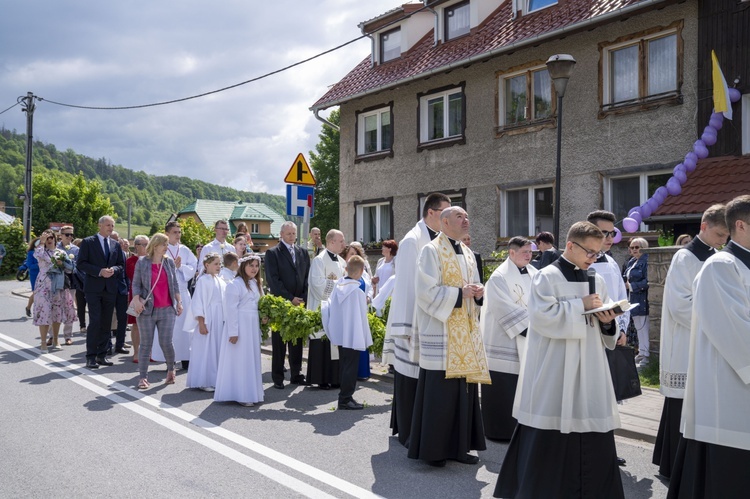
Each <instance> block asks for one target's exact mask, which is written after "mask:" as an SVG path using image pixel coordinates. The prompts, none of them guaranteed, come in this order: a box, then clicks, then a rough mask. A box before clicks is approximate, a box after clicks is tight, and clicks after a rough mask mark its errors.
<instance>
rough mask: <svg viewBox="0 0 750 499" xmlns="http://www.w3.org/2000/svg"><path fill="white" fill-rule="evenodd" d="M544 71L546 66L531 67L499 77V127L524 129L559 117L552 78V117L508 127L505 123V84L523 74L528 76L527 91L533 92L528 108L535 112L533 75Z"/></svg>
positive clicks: (530, 120)
mask: <svg viewBox="0 0 750 499" xmlns="http://www.w3.org/2000/svg"><path fill="white" fill-rule="evenodd" d="M544 69H547V67H546V66H545V65H539V66H534V67H531V68H526V69H522V70H520V71H513V72H512V73H503V74H500V75H498V77H497V96H498V99H497V100H498V107H497V121H498V123H497V125H498V127H505V126H510V127H523V126H527V125H531V124H534V123H536V122H538V121H543V120H550V119H554V118H555V117H556V116H557V106H556V103H555V102H556V98H557V94H556V93H555V86H554V83H553V82H552V78H550V87H551V94H550V95H551V99H552V100H551V103H550V106H551V107H552V109H551V113H550V115H549V116H547V117H546V118H536V117H534V118H533V119H529V120H526V121H524V122H523V123H511V124H510V125H507V124H506V123H505V84H506V81H507V80H509V79H511V78H515V77H516V76H519V75H523V74H525V75H526V77H527V80H526V89H527V90H528V89H529V88H531V91H532V95H530V96H528V97H531V98H530V99H527V103H526V108H527V109H531V110H532V112H533V107H534V100H533V97H534V96H533V91H534V84H533V82H531V78H532V73H534V72H536V71H540V70H544Z"/></svg>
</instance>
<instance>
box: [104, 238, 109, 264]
mask: <svg viewBox="0 0 750 499" xmlns="http://www.w3.org/2000/svg"><path fill="white" fill-rule="evenodd" d="M104 258H106V259H107V262H109V239H107V238H106V237H105V238H104Z"/></svg>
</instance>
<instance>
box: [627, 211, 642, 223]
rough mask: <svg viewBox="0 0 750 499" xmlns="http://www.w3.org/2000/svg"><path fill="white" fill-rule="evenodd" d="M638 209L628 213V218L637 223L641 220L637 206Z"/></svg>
mask: <svg viewBox="0 0 750 499" xmlns="http://www.w3.org/2000/svg"><path fill="white" fill-rule="evenodd" d="M638 210H639V211H634V212H633V214H632V215H630V218H632V219H633V220H635V221H636V222H638V225H640V224H641V222H643V217H642V216H641V212H640V207H639V208H638Z"/></svg>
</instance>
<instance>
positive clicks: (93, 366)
mask: <svg viewBox="0 0 750 499" xmlns="http://www.w3.org/2000/svg"><path fill="white" fill-rule="evenodd" d="M86 368H87V369H99V364H97V363H96V361H95V360H93V359H89V360H87V361H86Z"/></svg>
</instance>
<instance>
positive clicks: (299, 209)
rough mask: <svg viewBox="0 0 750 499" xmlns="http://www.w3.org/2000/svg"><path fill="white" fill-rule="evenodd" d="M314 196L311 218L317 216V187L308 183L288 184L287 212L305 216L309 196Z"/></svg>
mask: <svg viewBox="0 0 750 499" xmlns="http://www.w3.org/2000/svg"><path fill="white" fill-rule="evenodd" d="M308 196H312V198H313V202H312V206H311V207H310V218H312V217H314V216H315V188H314V187H308V186H306V185H291V184H287V186H286V214H287V215H292V216H296V217H304V216H305V206H307V197H308Z"/></svg>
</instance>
